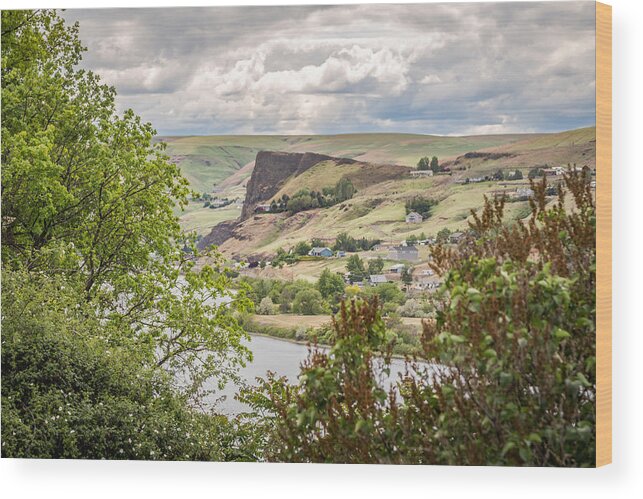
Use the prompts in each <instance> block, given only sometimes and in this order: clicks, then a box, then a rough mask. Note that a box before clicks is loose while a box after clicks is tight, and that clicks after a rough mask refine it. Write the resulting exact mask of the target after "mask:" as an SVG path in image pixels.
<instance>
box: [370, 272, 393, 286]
mask: <svg viewBox="0 0 643 499" xmlns="http://www.w3.org/2000/svg"><path fill="white" fill-rule="evenodd" d="M368 281H369V283H370V285H371V286H377V285H379V284H385V283H387V282H388V279H387V278H386V276H385V275H382V274H375V275H372V276H370V277H369V279H368Z"/></svg>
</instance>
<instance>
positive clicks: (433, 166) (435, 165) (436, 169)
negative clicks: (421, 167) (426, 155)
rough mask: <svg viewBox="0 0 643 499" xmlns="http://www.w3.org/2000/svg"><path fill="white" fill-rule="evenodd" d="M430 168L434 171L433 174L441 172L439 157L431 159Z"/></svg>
mask: <svg viewBox="0 0 643 499" xmlns="http://www.w3.org/2000/svg"><path fill="white" fill-rule="evenodd" d="M430 168H431V170H432V171H433V173H438V172H439V171H440V170H441V169H440V164H439V163H438V157H437V156H433V157H432V158H431V167H430Z"/></svg>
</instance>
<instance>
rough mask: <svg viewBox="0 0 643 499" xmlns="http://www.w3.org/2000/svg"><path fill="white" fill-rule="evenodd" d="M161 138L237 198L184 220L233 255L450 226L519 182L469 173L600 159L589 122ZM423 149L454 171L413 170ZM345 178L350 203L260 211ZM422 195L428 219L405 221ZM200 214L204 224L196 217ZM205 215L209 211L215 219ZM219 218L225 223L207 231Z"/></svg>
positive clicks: (207, 180)
mask: <svg viewBox="0 0 643 499" xmlns="http://www.w3.org/2000/svg"><path fill="white" fill-rule="evenodd" d="M162 140H164V141H165V142H167V147H168V149H167V150H168V153H169V154H170V156H171V157H172V158H173V161H175V162H176V163H177V164H178V165H179V166H180V167H181V169H182V171H183V173H184V175H185V176H186V177H187V178H188V179H189V180H190V182H191V184H192V186H193V188H194V189H195V190H197V191H199V192H214V195H218V196H222V197H224V196H231V197H235V198H237V199H238V204H237V208H236V211H235V210H233V209H230V207H229V208H228V210H227V211H225V212H219V211H217V210H208V209H207V208H202V207H201V206H200V205H199V204H198V203H197V204H195V205H194V206H192V207H190V208H189V209H188V213H187V214H185V215H184V220H185V222H186V228H188V229H196V230H197V231H199V233H201V234H202V235H204V236H205V237H204V243H205V244H207V243H209V242H213V243H216V244H219V245H220V248H221V250H222V251H223V252H224V253H226V254H228V256H237V257H244V256H247V255H253V254H254V255H270V254H272V253H274V252H275V251H276V249H277V248H279V247H284V248H288V247H290V246H292V245H294V244H296V243H297V242H298V241H300V240H310V239H311V238H313V237H326V238H328V237H333V236H334V235H336V234H337V233H339V232H343V231H346V232H349V233H353V234H357V235H359V236H360V237H362V236H363V237H371V238H378V239H383V240H387V241H392V242H394V241H399V240H402V239H404V238H406V237H408V236H409V235H413V234H415V235H419V234H420V233H425V234H427V235H432V234H435V233H437V231H439V230H440V229H441V228H445V227H446V228H449V229H451V230H457V229H459V228H462V227H464V226H466V220H467V218H468V217H469V215H470V210H471V209H476V208H478V207H479V206H481V204H482V201H483V196H484V194H485V193H486V194H489V193H491V192H492V191H497V190H498V189H512V188H514V189H515V187H513V186H514V185H515V186H518V184H520V182H514V183H513V184H512V183H510V182H489V181H487V182H481V183H470V184H463V183H462V182H463V180H464V179H466V178H478V177H481V176H485V175H492V174H493V173H495V172H497V171H498V170H502V171H505V172H508V171H514V170H516V169H518V170H521V172H522V173H523V175H524V178H525V180H524V181H523V182H522V184H523V186H526V184H527V180H526V178H527V174H528V172H529V170H530V169H532V168H535V167H541V168H544V167H552V166H561V165H566V164H568V163H572V164H573V163H575V164H577V165H579V166H584V165H586V166H588V167H589V168H592V169H594V168H595V166H596V165H595V163H596V147H595V128H593V127H591V128H583V129H578V130H571V131H567V132H562V133H554V134H512V135H485V136H471V137H438V136H430V135H409V134H354V135H334V136H216V137H166V138H162ZM259 153H261V154H259ZM292 153H297V154H292ZM306 153H307V154H306ZM258 154H259V156H257V155H258ZM423 156H437V157H438V158H439V159H440V164H441V165H442V166H443V167H447V168H448V169H450V170H451V175H447V176H435V177H428V178H411V177H410V175H409V171H410V170H411V169H414V168H415V165H416V163H417V161H418V160H419V159H420V158H421V157H423ZM257 157H258V158H259V161H258V162H257V165H255V159H256V158H257ZM349 160H352V161H349ZM302 161H303V162H302ZM257 166H258V168H257ZM255 169H257V171H256V172H255ZM253 172H255V173H253ZM344 177H345V178H349V179H350V180H351V181H352V182H353V183H354V184H355V186H356V188H357V193H356V195H355V196H354V197H353V198H352V199H351V200H350V201H348V202H346V203H342V204H341V205H336V206H331V207H327V208H318V209H314V210H308V211H304V212H301V213H296V214H295V215H292V216H290V215H289V214H288V213H266V214H258V215H255V214H254V207H255V206H256V204H257V203H260V202H270V200H272V199H274V198H278V197H280V196H282V195H283V194H287V195H292V194H293V193H295V192H297V191H298V190H300V189H304V188H307V189H314V190H321V189H322V188H324V187H328V186H331V185H334V184H335V183H336V182H337V181H338V180H339V179H341V178H344ZM246 188H247V189H246ZM246 190H247V192H246ZM416 196H423V197H431V198H435V199H437V200H438V201H439V203H438V205H437V206H436V207H435V208H434V209H433V211H432V214H431V216H430V217H429V218H428V219H426V220H424V221H423V222H422V223H420V224H407V223H406V222H405V220H404V215H405V207H404V206H405V203H406V201H407V200H408V199H410V198H413V197H416ZM507 211H508V213H509V215H510V216H512V217H514V218H521V217H522V216H525V214H526V203H510V204H509V205H508V206H507ZM197 219H198V220H199V223H198V224H196V223H194V220H197ZM208 219H211V220H212V223H211V225H210V226H208ZM222 220H223V224H222V225H221V226H219V227H217V228H215V229H214V230H210V229H211V228H212V227H213V226H215V225H216V224H217V223H218V222H221V221H222ZM234 220H238V221H234Z"/></svg>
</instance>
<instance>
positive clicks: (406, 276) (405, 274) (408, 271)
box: [401, 266, 413, 286]
mask: <svg viewBox="0 0 643 499" xmlns="http://www.w3.org/2000/svg"><path fill="white" fill-rule="evenodd" d="M401 278H402V282H403V283H404V284H406V285H407V286H408V285H409V284H411V283H412V282H413V268H412V267H408V266H405V267H404V268H403V269H402V275H401Z"/></svg>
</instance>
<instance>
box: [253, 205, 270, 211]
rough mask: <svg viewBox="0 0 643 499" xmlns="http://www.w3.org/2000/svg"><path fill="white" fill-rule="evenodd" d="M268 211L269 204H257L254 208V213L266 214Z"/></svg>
mask: <svg viewBox="0 0 643 499" xmlns="http://www.w3.org/2000/svg"><path fill="white" fill-rule="evenodd" d="M269 211H270V205H269V204H258V205H257V206H255V213H268V212H269Z"/></svg>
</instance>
